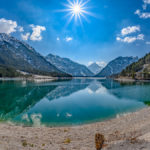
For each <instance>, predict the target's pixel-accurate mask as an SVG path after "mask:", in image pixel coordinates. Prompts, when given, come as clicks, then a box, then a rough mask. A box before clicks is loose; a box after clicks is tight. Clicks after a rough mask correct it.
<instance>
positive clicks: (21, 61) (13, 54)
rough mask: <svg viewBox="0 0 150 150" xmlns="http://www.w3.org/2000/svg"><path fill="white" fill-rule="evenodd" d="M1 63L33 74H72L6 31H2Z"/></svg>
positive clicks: (0, 41)
mask: <svg viewBox="0 0 150 150" xmlns="http://www.w3.org/2000/svg"><path fill="white" fill-rule="evenodd" d="M0 65H4V66H8V67H11V68H14V69H16V70H21V71H25V72H29V73H33V74H40V75H51V76H70V75H68V74H66V73H64V72H62V71H60V70H59V69H57V68H56V67H55V66H53V65H52V64H51V63H50V62H48V61H47V60H46V59H45V58H44V56H42V55H41V54H39V53H38V52H36V50H35V49H34V48H32V47H31V46H30V45H28V44H27V43H25V42H22V41H20V40H18V39H16V38H15V37H13V36H10V35H8V34H5V33H0Z"/></svg>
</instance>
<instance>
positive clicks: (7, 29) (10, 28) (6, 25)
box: [0, 18, 17, 34]
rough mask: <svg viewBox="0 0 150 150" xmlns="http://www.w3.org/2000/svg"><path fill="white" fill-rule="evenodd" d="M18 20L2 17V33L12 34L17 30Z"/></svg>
mask: <svg viewBox="0 0 150 150" xmlns="http://www.w3.org/2000/svg"><path fill="white" fill-rule="evenodd" d="M16 28H17V22H16V21H12V20H6V19H5V18H1V19H0V33H6V34H10V33H12V32H16Z"/></svg>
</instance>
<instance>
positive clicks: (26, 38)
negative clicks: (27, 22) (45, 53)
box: [21, 32, 30, 41]
mask: <svg viewBox="0 0 150 150" xmlns="http://www.w3.org/2000/svg"><path fill="white" fill-rule="evenodd" d="M29 36H30V33H29V32H28V33H26V34H21V38H22V39H23V40H24V41H27V40H28V38H29Z"/></svg>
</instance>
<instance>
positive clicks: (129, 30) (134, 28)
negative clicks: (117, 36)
mask: <svg viewBox="0 0 150 150" xmlns="http://www.w3.org/2000/svg"><path fill="white" fill-rule="evenodd" d="M137 31H140V26H129V27H127V28H123V29H122V30H121V34H122V36H125V35H128V34H131V33H135V32H137Z"/></svg>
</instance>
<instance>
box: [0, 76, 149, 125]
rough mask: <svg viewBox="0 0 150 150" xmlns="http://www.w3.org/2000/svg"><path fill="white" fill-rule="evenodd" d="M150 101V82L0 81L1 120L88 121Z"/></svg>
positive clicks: (37, 122) (33, 122)
mask: <svg viewBox="0 0 150 150" xmlns="http://www.w3.org/2000/svg"><path fill="white" fill-rule="evenodd" d="M149 103H150V83H142V82H134V83H119V82H116V81H113V80H97V79H73V80H64V81H56V82H49V83H48V82H46V83H34V82H27V81H0V120H1V121H4V122H7V121H10V122H13V123H16V124H23V125H33V126H39V125H47V126H68V125H80V124H87V123H93V122H97V121H103V120H107V119H110V118H114V117H116V116H117V115H120V114H124V113H128V112H133V111H136V110H137V109H141V108H143V107H146V104H149Z"/></svg>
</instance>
